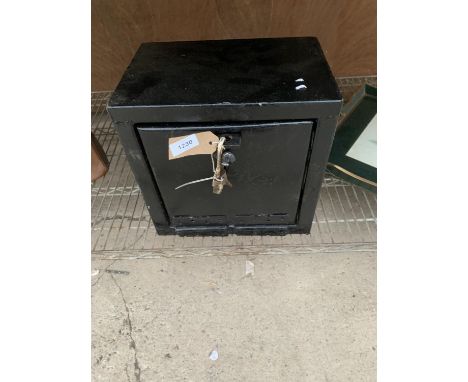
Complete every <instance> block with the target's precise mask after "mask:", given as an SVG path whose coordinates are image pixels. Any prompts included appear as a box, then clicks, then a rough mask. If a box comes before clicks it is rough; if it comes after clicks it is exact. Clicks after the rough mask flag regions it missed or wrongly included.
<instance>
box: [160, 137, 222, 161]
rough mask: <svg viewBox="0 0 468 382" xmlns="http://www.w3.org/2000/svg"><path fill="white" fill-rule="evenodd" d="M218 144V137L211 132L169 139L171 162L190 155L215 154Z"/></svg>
mask: <svg viewBox="0 0 468 382" xmlns="http://www.w3.org/2000/svg"><path fill="white" fill-rule="evenodd" d="M217 142H218V137H217V136H216V135H214V134H213V133H212V132H211V131H204V132H201V133H195V134H190V135H185V136H182V137H173V138H169V160H171V159H178V158H183V157H186V156H189V155H200V154H213V153H214V152H215V151H216V143H217Z"/></svg>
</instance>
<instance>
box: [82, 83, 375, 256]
mask: <svg viewBox="0 0 468 382" xmlns="http://www.w3.org/2000/svg"><path fill="white" fill-rule="evenodd" d="M375 81H376V78H375V77H354V78H340V79H338V84H339V86H340V88H341V89H342V91H343V94H344V96H345V100H346V94H348V93H349V94H350V93H352V92H353V89H355V88H358V87H359V86H361V85H362V84H364V83H370V84H374V85H375ZM110 94H111V92H94V93H92V96H91V102H92V107H91V110H92V131H93V133H94V134H95V136H96V138H97V139H98V141H99V142H100V143H101V145H102V147H103V149H104V151H105V152H106V154H107V157H108V159H109V161H110V168H109V171H108V173H107V174H106V176H104V177H103V178H101V179H99V180H97V181H96V182H95V183H94V184H93V185H92V187H91V216H92V222H91V230H92V234H91V238H92V243H91V248H92V254H93V256H94V257H97V258H135V257H139V258H145V257H160V256H164V257H167V256H187V255H202V256H210V255H217V254H220V253H223V254H225V253H226V251H228V252H229V250H230V249H234V248H235V249H236V253H246V254H249V253H252V254H259V253H268V254H277V253H287V252H288V251H291V250H294V251H295V253H298V252H301V251H304V252H311V251H312V252H314V251H315V252H337V251H344V250H346V251H353V250H355V251H360V250H375V247H376V241H377V237H376V234H377V200H376V195H375V194H373V193H371V192H368V191H366V190H363V189H361V188H359V187H356V186H353V185H351V184H348V183H345V182H343V181H342V180H340V179H338V178H335V177H334V176H333V175H331V174H329V173H327V174H326V176H325V179H324V182H323V185H322V191H321V194H320V200H319V204H318V206H317V209H316V213H315V219H314V223H313V225H312V230H311V234H310V235H286V236H234V235H230V236H225V237H178V236H159V235H158V234H157V233H156V230H155V229H154V226H153V223H152V222H151V219H150V217H149V214H148V211H147V209H146V208H145V203H144V201H143V197H142V195H141V193H140V190H139V188H138V185H137V184H136V182H135V179H134V177H133V174H132V172H131V170H130V167H129V165H128V162H127V160H126V157H125V153H124V151H123V148H122V146H121V144H120V142H119V138H118V136H117V133H116V132H115V130H114V129H113V127H112V124H111V120H110V117H109V115H108V114H107V112H106V104H107V101H108V99H109V97H110Z"/></svg>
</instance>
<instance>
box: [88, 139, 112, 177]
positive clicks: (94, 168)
mask: <svg viewBox="0 0 468 382" xmlns="http://www.w3.org/2000/svg"><path fill="white" fill-rule="evenodd" d="M107 170H109V161H108V159H107V156H106V153H105V152H104V150H103V149H102V146H101V144H100V143H99V142H98V140H97V139H96V137H95V136H94V134H93V133H91V182H95V181H96V180H97V179H99V178H100V177H102V176H104V175H106V173H107Z"/></svg>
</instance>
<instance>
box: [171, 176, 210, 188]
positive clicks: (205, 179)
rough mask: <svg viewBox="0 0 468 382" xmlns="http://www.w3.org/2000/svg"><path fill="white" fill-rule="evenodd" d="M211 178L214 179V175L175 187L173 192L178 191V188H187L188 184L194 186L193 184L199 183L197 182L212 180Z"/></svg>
mask: <svg viewBox="0 0 468 382" xmlns="http://www.w3.org/2000/svg"><path fill="white" fill-rule="evenodd" d="M213 178H214V175H213V176H210V177H209V178H203V179H197V180H192V181H191V182H187V183H184V184H181V185H180V186H177V187H176V188H175V190H178V189H179V188H182V187H185V186H188V185H189V184H194V183H199V182H205V181H207V180H212V179H213Z"/></svg>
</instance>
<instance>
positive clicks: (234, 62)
mask: <svg viewBox="0 0 468 382" xmlns="http://www.w3.org/2000/svg"><path fill="white" fill-rule="evenodd" d="M340 107H341V95H340V93H339V90H338V87H337V85H336V83H335V80H334V79H333V76H332V74H331V72H330V69H329V67H328V65H327V63H326V60H325V58H324V56H323V53H322V51H321V49H320V46H319V44H318V41H317V40H316V39H315V38H280V39H253V40H224V41H202V42H176V43H149V44H143V45H142V46H141V47H140V49H139V50H138V52H137V54H136V56H135V58H134V59H133V61H132V63H131V64H130V66H129V67H128V69H127V71H126V72H125V74H124V76H123V78H122V80H121V82H120V84H119V85H118V87H117V89H116V90H115V92H114V94H113V96H112V97H111V99H110V101H109V104H108V110H109V113H110V114H111V116H112V119H113V121H114V125H115V127H116V128H117V131H118V132H119V135H120V138H121V141H122V144H123V146H124V148H125V150H126V153H127V156H128V159H129V162H130V165H131V167H132V169H133V172H134V174H135V177H136V179H137V181H138V183H139V185H140V188H141V189H142V192H143V195H144V198H145V201H146V204H147V207H148V209H149V211H150V214H151V217H152V219H153V221H154V223H155V226H156V229H157V230H158V232H159V233H161V234H168V233H178V234H228V233H240V234H286V233H291V232H301V233H307V232H309V231H310V227H311V224H312V220H313V215H314V210H315V205H316V203H317V199H318V194H319V191H320V185H321V181H322V177H323V171H324V167H325V164H326V162H327V159H328V155H329V151H330V147H331V143H332V140H333V135H334V131H335V124H336V117H337V115H338V113H339V110H340ZM197 131H212V132H213V133H215V134H217V135H218V136H226V137H228V138H231V139H230V141H228V142H227V144H226V148H227V150H228V151H229V152H231V153H232V154H234V156H235V159H236V161H235V162H233V163H232V164H230V165H229V167H228V169H227V173H228V175H229V180H230V181H231V183H232V184H233V187H232V188H230V187H225V189H224V191H223V192H222V194H221V195H215V194H213V192H212V189H211V184H210V182H202V183H197V184H193V185H189V186H187V187H185V188H181V189H179V190H174V188H175V187H176V186H178V185H180V184H182V183H185V182H188V181H191V180H195V179H199V178H205V177H209V176H211V175H212V169H211V160H210V157H209V155H195V156H188V157H184V158H179V159H175V160H171V161H169V160H168V157H167V153H168V139H169V137H177V136H183V135H187V134H191V133H193V132H197Z"/></svg>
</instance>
